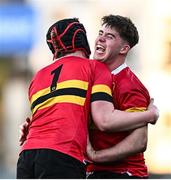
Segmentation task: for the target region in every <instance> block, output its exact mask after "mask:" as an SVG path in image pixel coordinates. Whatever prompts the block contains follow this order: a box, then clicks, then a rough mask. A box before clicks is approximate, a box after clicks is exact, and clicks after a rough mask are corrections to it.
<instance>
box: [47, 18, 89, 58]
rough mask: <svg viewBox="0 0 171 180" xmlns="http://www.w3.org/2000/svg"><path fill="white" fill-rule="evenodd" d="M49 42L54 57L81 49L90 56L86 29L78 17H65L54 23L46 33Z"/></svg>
mask: <svg viewBox="0 0 171 180" xmlns="http://www.w3.org/2000/svg"><path fill="white" fill-rule="evenodd" d="M46 41H47V44H48V46H49V48H50V50H51V51H52V53H53V54H54V58H59V57H62V56H64V55H66V54H68V53H72V52H75V51H78V50H81V51H83V52H84V53H85V55H86V57H87V58H89V56H90V54H91V51H90V46H89V43H88V40H87V35H86V30H85V28H84V26H83V24H81V23H80V22H79V20H78V19H77V18H70V19H63V20H60V21H57V22H56V23H54V24H53V25H52V26H51V27H50V28H49V30H48V32H47V35H46Z"/></svg>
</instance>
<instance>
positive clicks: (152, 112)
mask: <svg viewBox="0 0 171 180" xmlns="http://www.w3.org/2000/svg"><path fill="white" fill-rule="evenodd" d="M91 112H92V117H93V120H94V123H95V125H96V126H97V128H98V129H100V130H101V131H111V132H115V131H126V130H132V129H136V128H139V127H143V126H145V125H147V124H148V123H151V124H155V123H156V121H157V119H158V117H159V114H158V109H157V107H156V106H155V105H153V100H152V102H151V103H150V105H149V107H148V109H147V111H144V112H124V111H120V110H117V109H114V106H113V105H112V103H110V102H107V101H95V102H92V103H91Z"/></svg>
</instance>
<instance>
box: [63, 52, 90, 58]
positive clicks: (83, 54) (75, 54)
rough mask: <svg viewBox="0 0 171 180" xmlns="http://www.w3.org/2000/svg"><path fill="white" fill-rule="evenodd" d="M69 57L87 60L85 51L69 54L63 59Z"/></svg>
mask: <svg viewBox="0 0 171 180" xmlns="http://www.w3.org/2000/svg"><path fill="white" fill-rule="evenodd" d="M67 56H78V57H82V58H86V55H85V53H84V52H83V51H75V52H73V53H69V54H67V55H65V56H63V57H67Z"/></svg>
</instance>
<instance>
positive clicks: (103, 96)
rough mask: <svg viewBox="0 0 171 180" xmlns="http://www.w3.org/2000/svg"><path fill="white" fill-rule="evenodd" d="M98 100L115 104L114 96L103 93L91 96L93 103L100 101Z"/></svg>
mask: <svg viewBox="0 0 171 180" xmlns="http://www.w3.org/2000/svg"><path fill="white" fill-rule="evenodd" d="M98 100H104V101H109V102H113V98H112V96H110V95H109V94H107V93H102V92H98V93H93V94H92V95H91V102H93V101H98Z"/></svg>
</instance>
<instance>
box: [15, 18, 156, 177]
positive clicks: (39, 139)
mask: <svg viewBox="0 0 171 180" xmlns="http://www.w3.org/2000/svg"><path fill="white" fill-rule="evenodd" d="M47 43H48V46H49V48H50V50H51V51H52V53H53V54H54V60H55V61H54V62H53V63H52V64H50V65H48V66H46V67H44V68H43V69H41V70H40V71H38V72H37V73H36V75H35V76H34V78H33V80H32V82H31V84H30V87H29V100H30V104H31V110H32V118H31V119H32V120H31V123H30V125H29V130H28V135H27V138H26V141H25V142H24V144H23V146H22V148H21V153H20V157H19V159H18V163H17V178H20V179H22V178H38V179H39V178H85V174H86V172H85V167H84V163H83V162H84V159H85V153H86V145H87V124H88V117H89V113H90V105H91V112H92V115H93V119H94V122H95V124H96V126H97V127H98V128H99V129H101V130H112V129H113V128H116V125H118V124H119V125H120V124H122V125H120V126H121V127H123V128H135V127H137V126H144V125H145V124H147V123H149V122H150V123H155V122H156V120H157V116H156V109H155V108H153V109H151V110H148V111H146V112H143V113H126V112H121V111H118V110H114V107H113V103H112V94H111V88H112V77H111V73H110V71H109V70H108V69H107V67H106V66H105V65H104V64H102V63H100V62H97V61H95V60H94V61H92V60H89V59H88V57H89V55H90V48H89V44H88V41H87V36H86V31H85V29H84V26H83V25H82V24H81V23H80V22H79V21H78V19H76V18H73V19H64V20H60V21H58V22H56V23H55V24H53V25H52V26H51V27H50V28H49V30H48V33H47ZM125 117H126V119H127V120H126V121H125V122H124V119H125ZM122 120H123V121H122ZM135 122H136V123H135ZM135 124H136V125H135Z"/></svg>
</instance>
